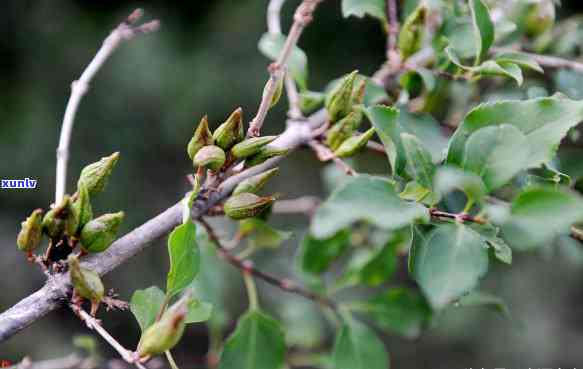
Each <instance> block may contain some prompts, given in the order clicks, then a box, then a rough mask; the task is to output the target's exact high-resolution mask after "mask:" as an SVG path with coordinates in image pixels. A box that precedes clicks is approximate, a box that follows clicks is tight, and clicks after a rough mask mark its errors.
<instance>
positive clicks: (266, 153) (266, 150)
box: [245, 146, 289, 168]
mask: <svg viewBox="0 0 583 369" xmlns="http://www.w3.org/2000/svg"><path fill="white" fill-rule="evenodd" d="M288 152H289V149H280V148H277V147H270V146H263V147H262V148H261V149H260V150H259V152H257V154H255V155H253V156H250V157H248V158H247V159H246V160H245V167H246V168H249V167H253V166H255V165H259V164H261V163H263V162H264V161H266V160H268V159H271V158H273V157H276V156H280V155H286V154H287V153H288Z"/></svg>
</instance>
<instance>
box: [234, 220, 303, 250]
mask: <svg viewBox="0 0 583 369" xmlns="http://www.w3.org/2000/svg"><path fill="white" fill-rule="evenodd" d="M239 231H240V232H241V233H242V234H244V235H248V240H249V242H250V244H249V246H250V247H254V248H262V247H265V248H277V247H279V245H281V243H282V242H284V241H286V240H288V239H289V238H290V237H291V235H292V233H291V232H284V231H280V230H277V229H275V228H273V227H272V226H270V225H269V224H268V223H267V222H265V221H263V220H261V219H258V218H249V219H245V220H242V221H241V222H240V223H239Z"/></svg>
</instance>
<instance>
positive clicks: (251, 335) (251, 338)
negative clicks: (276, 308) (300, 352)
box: [219, 310, 285, 369]
mask: <svg viewBox="0 0 583 369" xmlns="http://www.w3.org/2000/svg"><path fill="white" fill-rule="evenodd" d="M284 355H285V340H284V334H283V331H282V329H281V327H280V325H279V323H278V322H277V321H276V320H274V319H272V318H271V317H269V316H267V315H265V314H263V313H262V312H260V311H257V310H252V311H249V312H247V313H246V314H245V315H243V316H242V317H241V318H240V319H239V322H238V323H237V328H236V329H235V331H234V332H233V333H232V334H231V336H230V337H229V338H228V339H227V341H226V342H225V347H224V349H223V354H222V355H221V361H220V364H219V368H220V369H280V368H281V367H282V366H283V364H284Z"/></svg>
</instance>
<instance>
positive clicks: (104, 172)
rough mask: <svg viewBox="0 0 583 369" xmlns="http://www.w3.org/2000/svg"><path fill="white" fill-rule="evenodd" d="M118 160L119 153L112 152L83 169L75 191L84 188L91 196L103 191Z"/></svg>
mask: <svg viewBox="0 0 583 369" xmlns="http://www.w3.org/2000/svg"><path fill="white" fill-rule="evenodd" d="M118 159H119V152H114V153H113V154H111V155H110V156H107V157H104V158H101V160H99V161H98V162H95V163H93V164H89V165H88V166H86V167H85V168H83V170H82V171H81V175H80V176H79V181H78V182H77V189H79V188H81V187H85V188H87V191H89V195H91V196H93V195H95V194H96V193H98V192H101V191H103V189H104V188H105V186H106V185H107V179H108V178H109V176H110V175H111V171H112V170H113V167H114V166H115V164H116V163H117V161H118Z"/></svg>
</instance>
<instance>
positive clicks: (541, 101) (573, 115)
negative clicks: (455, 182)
mask: <svg viewBox="0 0 583 369" xmlns="http://www.w3.org/2000/svg"><path fill="white" fill-rule="evenodd" d="M581 120H583V101H574V100H570V99H567V98H564V97H559V96H553V97H547V98H538V99H532V100H525V101H500V102H494V103H487V104H482V105H479V106H478V107H476V108H474V109H473V110H472V111H470V112H469V113H468V114H467V115H466V117H465V118H464V121H463V122H462V124H461V125H460V126H459V127H458V129H457V130H456V132H455V134H454V135H453V137H452V139H451V141H450V145H449V149H448V155H447V162H448V163H451V164H457V165H459V166H461V164H462V163H463V162H464V156H465V151H466V143H467V141H468V139H469V137H471V135H472V133H474V132H475V131H477V130H478V129H480V128H483V127H486V126H498V125H502V124H509V125H512V126H514V127H515V128H517V129H518V130H519V131H520V132H522V134H524V135H525V136H526V138H527V146H528V148H529V153H530V154H529V155H528V161H527V163H526V166H527V167H537V166H539V165H541V164H543V163H546V162H548V161H550V160H551V159H552V158H553V157H554V156H555V151H556V148H557V146H558V145H559V143H560V142H561V139H562V138H563V137H564V136H565V134H566V133H567V131H568V130H569V129H570V128H571V127H574V126H575V125H577V123H579V122H580V121H581Z"/></svg>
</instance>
